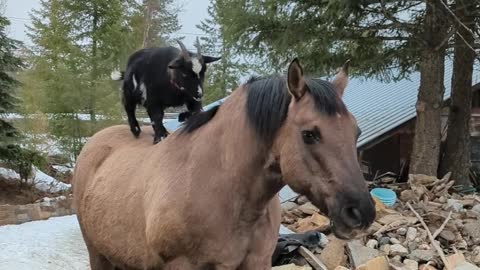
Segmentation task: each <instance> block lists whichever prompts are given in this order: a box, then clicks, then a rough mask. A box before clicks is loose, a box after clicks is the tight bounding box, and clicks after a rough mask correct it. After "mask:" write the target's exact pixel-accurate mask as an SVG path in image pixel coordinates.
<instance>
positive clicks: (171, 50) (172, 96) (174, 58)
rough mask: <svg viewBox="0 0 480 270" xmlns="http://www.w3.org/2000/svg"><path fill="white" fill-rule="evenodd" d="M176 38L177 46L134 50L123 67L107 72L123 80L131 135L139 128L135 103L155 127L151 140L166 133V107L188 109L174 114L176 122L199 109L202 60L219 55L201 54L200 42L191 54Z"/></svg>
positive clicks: (112, 76)
mask: <svg viewBox="0 0 480 270" xmlns="http://www.w3.org/2000/svg"><path fill="white" fill-rule="evenodd" d="M177 42H178V44H179V46H180V50H179V49H177V48H175V47H171V46H169V47H162V48H147V49H141V50H139V51H136V52H135V53H133V54H132V55H131V56H130V57H129V59H128V63H127V67H126V70H125V71H122V72H120V71H114V72H112V75H111V78H112V80H115V81H120V80H123V85H122V91H123V97H122V102H123V105H124V107H125V111H126V113H127V117H128V124H129V125H130V130H131V131H132V133H133V135H134V136H135V137H138V135H139V134H140V132H141V130H140V125H139V124H138V121H137V119H136V117H135V110H136V107H137V105H143V106H144V107H145V108H146V109H147V112H148V116H149V117H150V120H151V121H152V125H153V129H154V131H155V136H154V140H153V143H154V144H155V143H158V142H159V141H161V140H162V139H163V138H165V137H166V136H167V135H168V132H167V130H166V129H165V127H164V126H163V116H164V110H165V109H166V108H168V107H177V106H182V105H186V106H187V109H188V111H186V112H182V113H180V114H179V115H178V120H179V121H180V122H183V121H185V120H186V119H187V118H188V117H190V116H191V115H193V114H195V113H197V112H199V111H201V109H202V96H203V81H204V76H205V71H206V69H207V66H206V64H208V63H212V62H215V61H218V60H219V59H220V57H212V56H205V55H202V54H201V50H200V45H198V47H197V53H196V54H195V53H192V52H189V51H188V50H187V49H186V48H185V45H183V43H182V42H181V41H177Z"/></svg>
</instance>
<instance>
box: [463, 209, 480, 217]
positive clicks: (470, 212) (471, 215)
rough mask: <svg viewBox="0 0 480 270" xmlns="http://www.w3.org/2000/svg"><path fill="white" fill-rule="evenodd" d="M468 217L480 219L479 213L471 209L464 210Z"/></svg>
mask: <svg viewBox="0 0 480 270" xmlns="http://www.w3.org/2000/svg"><path fill="white" fill-rule="evenodd" d="M466 214H467V217H468V218H477V219H480V213H478V212H476V211H473V210H467V212H466Z"/></svg>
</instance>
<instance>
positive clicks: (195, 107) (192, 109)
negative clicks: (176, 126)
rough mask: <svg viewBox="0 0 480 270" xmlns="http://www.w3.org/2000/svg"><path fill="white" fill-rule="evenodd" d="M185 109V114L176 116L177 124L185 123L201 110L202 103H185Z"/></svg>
mask: <svg viewBox="0 0 480 270" xmlns="http://www.w3.org/2000/svg"><path fill="white" fill-rule="evenodd" d="M187 109H188V111H186V112H181V113H180V114H178V122H184V121H186V120H187V119H188V118H189V117H190V116H192V115H194V114H197V113H198V112H200V111H201V110H202V103H201V102H199V101H195V100H194V101H190V102H187Z"/></svg>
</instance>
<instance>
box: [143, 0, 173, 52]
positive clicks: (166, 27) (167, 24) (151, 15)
mask: <svg viewBox="0 0 480 270" xmlns="http://www.w3.org/2000/svg"><path fill="white" fill-rule="evenodd" d="M178 12H179V9H178V7H176V6H175V2H174V1H173V0H143V2H142V5H141V6H140V10H139V12H138V13H139V15H141V22H142V27H141V28H143V39H142V40H143V42H142V47H144V48H148V47H158V46H165V45H167V44H168V43H171V42H172V41H171V38H170V35H171V34H172V33H174V32H176V31H178V30H180V28H181V27H180V24H179V22H178Z"/></svg>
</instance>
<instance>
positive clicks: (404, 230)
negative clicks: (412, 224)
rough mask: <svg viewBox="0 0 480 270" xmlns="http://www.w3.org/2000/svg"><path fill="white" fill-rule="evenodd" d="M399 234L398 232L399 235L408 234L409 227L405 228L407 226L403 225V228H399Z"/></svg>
mask: <svg viewBox="0 0 480 270" xmlns="http://www.w3.org/2000/svg"><path fill="white" fill-rule="evenodd" d="M397 234H398V235H401V236H405V235H406V234H407V229H405V228H403V227H402V228H399V229H398V230H397Z"/></svg>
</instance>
